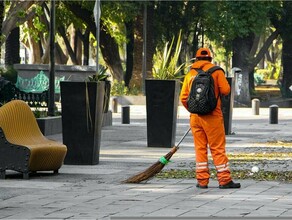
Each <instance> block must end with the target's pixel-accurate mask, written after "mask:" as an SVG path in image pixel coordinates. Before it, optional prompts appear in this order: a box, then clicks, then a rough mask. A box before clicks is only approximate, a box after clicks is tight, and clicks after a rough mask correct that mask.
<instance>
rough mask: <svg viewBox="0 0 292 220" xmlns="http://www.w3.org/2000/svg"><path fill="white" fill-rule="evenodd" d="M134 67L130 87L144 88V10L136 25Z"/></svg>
mask: <svg viewBox="0 0 292 220" xmlns="http://www.w3.org/2000/svg"><path fill="white" fill-rule="evenodd" d="M134 32H135V38H134V54H135V56H134V67H133V74H132V79H131V81H130V87H134V86H135V87H136V88H139V90H141V88H142V65H143V8H141V10H140V14H139V15H138V16H137V19H136V21H135V24H134Z"/></svg>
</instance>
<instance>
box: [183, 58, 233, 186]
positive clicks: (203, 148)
mask: <svg viewBox="0 0 292 220" xmlns="http://www.w3.org/2000/svg"><path fill="white" fill-rule="evenodd" d="M213 66H214V64H212V63H211V62H210V61H207V60H198V61H196V62H194V63H193V65H192V69H191V71H190V72H189V73H188V74H187V75H186V76H185V79H184V82H183V86H182V90H181V94H180V100H181V102H182V104H183V105H184V106H185V107H187V98H188V94H189V92H190V88H191V84H192V80H193V79H194V76H196V75H197V74H198V73H197V71H196V70H194V69H193V68H201V69H203V70H204V71H207V70H208V69H210V68H211V67H213ZM212 77H213V79H214V87H215V94H216V97H218V94H219V92H220V94H221V95H228V94H229V92H230V86H229V84H228V81H227V80H226V77H225V75H224V72H223V71H222V70H216V71H214V72H213V73H212ZM190 126H191V130H192V133H193V137H194V145H195V152H196V178H197V181H198V184H200V185H201V186H206V185H208V183H209V178H210V173H209V168H208V145H209V148H210V152H211V155H212V158H213V162H214V165H215V168H216V170H217V179H218V182H219V185H225V184H227V183H228V182H230V181H231V180H232V178H231V175H230V170H229V163H228V158H227V156H226V152H225V144H226V139H225V130H224V121H223V114H222V111H221V99H220V96H219V98H218V103H217V107H216V108H215V109H214V110H213V111H212V112H211V113H209V114H207V115H198V114H190Z"/></svg>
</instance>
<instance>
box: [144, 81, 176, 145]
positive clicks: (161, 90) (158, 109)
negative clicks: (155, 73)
mask: <svg viewBox="0 0 292 220" xmlns="http://www.w3.org/2000/svg"><path fill="white" fill-rule="evenodd" d="M145 91H146V111H147V145H148V147H173V146H174V145H175V136H176V121H177V109H178V101H179V92H180V83H179V81H178V80H150V79H148V80H146V83H145Z"/></svg>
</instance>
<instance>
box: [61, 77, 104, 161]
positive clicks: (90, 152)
mask: <svg viewBox="0 0 292 220" xmlns="http://www.w3.org/2000/svg"><path fill="white" fill-rule="evenodd" d="M104 93H105V82H104V81H103V82H87V83H85V82H67V81H63V82H61V104H62V129H63V132H62V134H63V143H64V144H65V145H66V146H67V148H68V152H67V155H66V157H65V160H64V163H65V164H75V165H95V164H98V163H99V152H100V142H101V127H102V119H103V111H104V106H103V104H104Z"/></svg>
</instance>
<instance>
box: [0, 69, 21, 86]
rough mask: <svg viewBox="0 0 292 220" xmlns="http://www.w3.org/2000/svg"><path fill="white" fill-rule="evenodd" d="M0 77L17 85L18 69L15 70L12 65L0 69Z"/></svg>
mask: <svg viewBox="0 0 292 220" xmlns="http://www.w3.org/2000/svg"><path fill="white" fill-rule="evenodd" d="M0 75H1V76H3V77H4V78H5V79H6V80H9V81H10V82H12V83H13V84H15V83H16V81H17V75H18V72H17V70H16V69H14V68H13V66H12V65H10V66H5V67H3V68H0Z"/></svg>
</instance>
